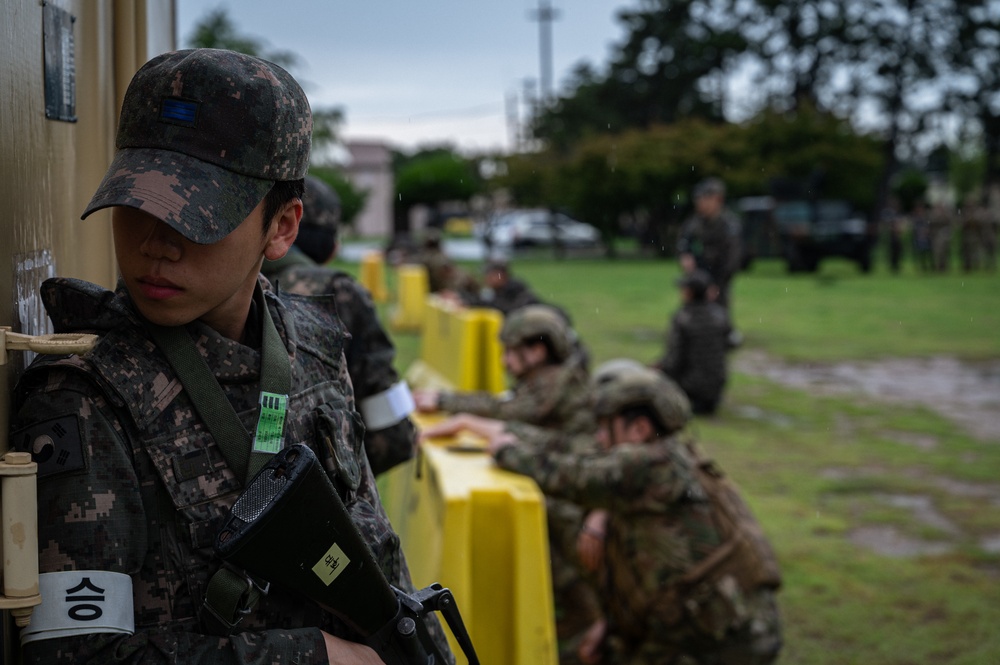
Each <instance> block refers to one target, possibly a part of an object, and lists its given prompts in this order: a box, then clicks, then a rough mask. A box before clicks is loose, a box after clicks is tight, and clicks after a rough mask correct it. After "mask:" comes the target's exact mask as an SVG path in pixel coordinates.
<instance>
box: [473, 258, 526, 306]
mask: <svg viewBox="0 0 1000 665" xmlns="http://www.w3.org/2000/svg"><path fill="white" fill-rule="evenodd" d="M463 300H464V302H465V304H466V305H467V306H468V307H489V308H491V309H496V310H499V311H501V312H503V314H504V315H507V314H510V313H511V312H513V311H514V310H515V309H520V308H522V307H526V306H527V305H538V304H540V303H541V302H542V301H541V299H540V298H539V297H538V295H536V294H535V292H534V291H532V290H531V287H529V286H528V285H527V284H525V283H524V282H523V281H522V280H520V279H517V278H516V277H514V276H513V275H511V274H510V264H509V263H508V262H507V261H505V260H502V259H492V260H490V261H488V262H487V263H486V265H485V266H483V288H482V289H480V290H479V291H478V292H476V293H470V294H468V295H467V296H466V297H465V298H463Z"/></svg>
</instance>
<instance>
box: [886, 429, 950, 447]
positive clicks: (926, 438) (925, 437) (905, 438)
mask: <svg viewBox="0 0 1000 665" xmlns="http://www.w3.org/2000/svg"><path fill="white" fill-rule="evenodd" d="M884 435H885V437H886V438H887V439H890V440H891V441H896V442H897V443H902V444H904V445H907V446H913V447H914V448H917V449H918V450H934V449H935V448H937V444H938V440H937V437H934V436H931V435H929V434H919V433H917V432H898V431H892V432H885V433H884Z"/></svg>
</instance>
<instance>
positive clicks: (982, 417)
mask: <svg viewBox="0 0 1000 665" xmlns="http://www.w3.org/2000/svg"><path fill="white" fill-rule="evenodd" d="M733 368H734V369H735V370H737V371H740V372H743V373H746V374H753V375H757V376H764V377H766V378H768V379H770V380H772V381H775V382H776V383H780V384H782V385H786V386H790V387H793V388H801V389H806V390H810V391H812V392H820V393H827V394H857V393H864V394H867V395H870V396H872V397H876V398H878V399H882V400H885V401H890V402H897V403H901V402H902V403H911V404H920V405H923V406H926V407H927V408H929V409H932V410H933V411H935V412H937V413H939V414H941V415H943V416H945V417H946V418H948V419H950V420H952V421H953V422H955V423H957V424H959V425H961V426H962V427H963V428H964V429H966V430H967V431H968V432H969V433H970V434H972V435H973V436H975V437H977V438H979V439H982V440H986V441H1000V361H985V362H981V363H967V362H962V361H959V360H956V359H954V358H943V357H942V358H887V359H884V360H877V361H868V362H843V363H835V364H819V363H796V364H791V363H786V362H784V361H782V360H779V359H776V358H773V357H771V356H768V355H767V354H765V353H763V352H761V351H753V350H744V351H741V352H740V353H739V354H738V355H736V356H735V357H734V359H733Z"/></svg>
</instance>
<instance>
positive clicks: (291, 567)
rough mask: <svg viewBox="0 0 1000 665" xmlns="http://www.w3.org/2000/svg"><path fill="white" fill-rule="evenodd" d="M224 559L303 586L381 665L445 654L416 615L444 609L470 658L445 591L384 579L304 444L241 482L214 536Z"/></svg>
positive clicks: (285, 584) (472, 658)
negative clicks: (394, 583)
mask: <svg viewBox="0 0 1000 665" xmlns="http://www.w3.org/2000/svg"><path fill="white" fill-rule="evenodd" d="M215 551H216V553H217V554H218V555H219V556H220V557H221V558H222V559H223V560H224V561H225V562H226V563H227V564H228V565H230V566H235V567H237V568H240V569H242V570H244V571H246V573H248V574H250V575H251V576H253V577H254V578H256V579H260V580H266V581H267V582H268V583H271V584H275V585H277V586H280V587H282V588H285V589H289V590H291V591H294V592H296V593H299V594H301V595H304V596H306V597H308V598H310V599H312V600H313V601H315V602H316V603H318V604H319V605H320V606H321V607H323V608H324V609H326V610H327V611H329V612H330V613H332V614H334V615H335V616H337V617H339V618H340V619H341V620H343V621H344V622H346V623H347V624H348V625H350V626H351V627H352V628H354V629H355V630H356V631H357V632H358V633H359V634H360V635H362V636H364V638H365V641H366V643H367V644H368V646H370V647H372V648H373V649H374V650H375V651H376V652H377V653H378V654H379V656H380V657H381V658H382V660H383V661H384V662H385V663H387V664H388V665H412V664H416V663H419V664H420V665H441V664H442V663H447V662H448V660H447V659H446V658H445V657H444V655H443V654H442V653H441V651H440V649H439V648H438V647H437V645H436V644H435V642H434V641H433V640H432V639H431V637H430V634H429V633H428V631H427V626H426V624H425V621H424V617H425V616H426V615H427V614H429V613H430V612H433V611H440V612H441V613H442V616H444V618H445V620H446V621H447V623H448V625H449V627H450V628H451V630H452V633H453V634H454V635H455V638H456V640H457V641H458V642H459V644H460V645H461V647H462V650H463V651H464V652H465V654H466V656H467V658H468V659H469V663H470V665H478V662H479V661H478V659H477V658H476V655H475V650H474V649H473V647H472V642H471V640H470V638H469V635H468V632H467V631H466V630H465V626H464V624H463V622H462V617H461V615H460V614H459V612H458V608H457V606H456V604H455V599H454V596H453V595H452V594H451V591H449V590H448V589H445V588H443V587H442V586H441V585H440V584H433V585H431V586H429V587H427V588H426V589H422V590H420V591H417V592H415V593H412V594H410V593H406V592H404V591H402V590H400V589H398V588H396V587H393V586H392V585H391V584H389V582H388V581H387V580H386V578H385V575H384V574H383V573H382V570H381V568H380V567H379V566H378V563H377V562H376V561H375V557H374V556H373V555H372V552H371V549H370V548H369V547H368V544H367V543H366V542H365V541H364V539H363V538H362V537H361V534H360V533H359V532H358V529H357V527H356V526H355V524H354V522H353V521H352V520H351V518H350V515H349V514H348V512H347V509H346V507H345V506H344V503H343V501H342V500H341V498H340V495H339V494H338V493H337V490H336V488H335V487H334V486H333V483H332V482H331V481H330V479H329V477H327V475H326V472H325V471H324V470H323V468H322V466H321V465H320V463H319V461H318V460H317V458H316V456H315V454H314V453H313V452H312V450H311V449H310V448H309V447H308V446H305V445H303V444H295V445H293V446H290V447H288V448H285V449H284V450H282V451H281V452H280V453H278V454H277V455H275V456H274V457H273V459H271V460H270V461H269V462H268V463H267V464H266V465H265V466H264V468H263V469H261V471H260V472H259V473H258V474H257V475H256V476H255V477H254V478H253V480H251V481H250V483H248V484H247V487H246V489H245V490H244V492H243V494H241V495H240V497H239V498H238V499H237V500H236V503H235V504H234V505H233V508H232V510H231V512H230V516H229V518H228V519H227V520H226V523H225V524H224V525H223V527H222V529H220V531H219V534H218V536H217V538H216V542H215Z"/></svg>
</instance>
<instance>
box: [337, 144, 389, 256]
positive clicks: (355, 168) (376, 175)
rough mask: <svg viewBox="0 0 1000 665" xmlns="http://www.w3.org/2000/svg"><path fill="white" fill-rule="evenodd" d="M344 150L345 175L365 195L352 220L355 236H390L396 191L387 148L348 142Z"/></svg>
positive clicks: (378, 145)
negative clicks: (346, 153) (358, 212)
mask: <svg viewBox="0 0 1000 665" xmlns="http://www.w3.org/2000/svg"><path fill="white" fill-rule="evenodd" d="M345 146H346V147H347V150H348V152H350V155H351V159H350V162H349V163H348V164H347V166H346V167H345V169H344V172H345V174H346V175H347V177H348V178H349V179H350V181H351V182H352V183H353V184H354V186H355V187H358V188H359V189H363V190H367V191H368V198H367V200H366V201H365V207H364V209H362V211H361V213H360V214H359V215H358V217H357V218H356V219H355V220H354V233H355V234H356V235H359V236H363V237H364V236H383V237H388V236H390V235H392V197H393V195H394V193H395V189H396V183H395V179H394V178H393V174H392V154H391V153H390V151H389V147H388V146H387V145H385V144H383V143H379V142H375V141H347V142H345Z"/></svg>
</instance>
